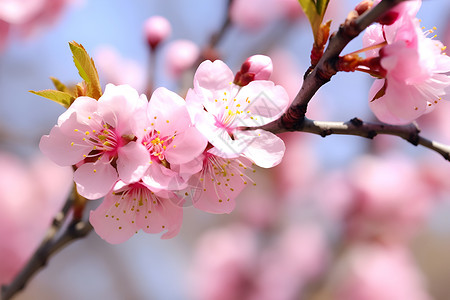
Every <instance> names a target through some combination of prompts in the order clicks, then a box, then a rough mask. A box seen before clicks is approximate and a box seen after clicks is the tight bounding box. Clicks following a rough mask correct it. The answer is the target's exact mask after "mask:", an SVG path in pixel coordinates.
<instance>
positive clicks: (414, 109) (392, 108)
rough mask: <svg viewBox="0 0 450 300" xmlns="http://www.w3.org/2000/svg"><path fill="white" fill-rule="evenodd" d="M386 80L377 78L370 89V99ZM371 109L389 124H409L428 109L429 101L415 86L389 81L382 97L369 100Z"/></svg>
mask: <svg viewBox="0 0 450 300" xmlns="http://www.w3.org/2000/svg"><path fill="white" fill-rule="evenodd" d="M383 84H384V80H381V79H378V80H376V81H375V82H374V83H373V85H372V87H371V88H370V91H369V101H370V100H372V99H373V98H374V96H375V94H376V93H377V92H378V91H379V90H380V89H381V87H382V86H383ZM369 106H370V109H371V110H372V111H373V113H374V114H375V116H376V117H377V118H378V119H379V120H380V121H382V122H386V123H389V124H407V123H409V122H411V121H413V120H415V119H416V118H418V117H419V116H421V115H422V114H424V113H425V111H426V109H427V101H426V100H425V97H424V95H423V94H422V93H420V92H419V91H418V90H417V88H415V87H414V86H408V85H404V84H403V85H401V84H400V85H399V84H398V83H397V82H396V81H395V80H392V81H389V82H388V85H387V88H386V93H385V94H384V96H382V97H381V98H378V99H375V100H373V101H371V102H369Z"/></svg>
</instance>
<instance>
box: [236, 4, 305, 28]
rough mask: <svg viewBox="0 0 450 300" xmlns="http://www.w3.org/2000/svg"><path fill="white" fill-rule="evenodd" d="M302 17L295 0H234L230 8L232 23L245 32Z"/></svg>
mask: <svg viewBox="0 0 450 300" xmlns="http://www.w3.org/2000/svg"><path fill="white" fill-rule="evenodd" d="M302 15H303V12H302V9H301V7H300V5H299V3H298V1H297V0H235V1H233V2H232V5H231V8H230V17H231V20H232V21H233V23H234V24H236V25H237V26H239V27H241V28H243V29H245V30H258V29H261V28H262V27H264V26H266V25H268V24H270V23H271V22H274V21H277V20H283V19H289V20H294V19H297V18H298V17H300V16H302Z"/></svg>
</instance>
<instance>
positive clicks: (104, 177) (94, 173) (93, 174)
mask: <svg viewBox="0 0 450 300" xmlns="http://www.w3.org/2000/svg"><path fill="white" fill-rule="evenodd" d="M117 179H118V176H117V171H116V169H114V167H113V166H111V165H110V164H109V163H105V162H102V161H97V162H95V163H87V164H83V165H81V166H80V167H79V168H78V169H77V170H76V171H75V173H74V174H73V180H74V181H75V182H76V184H77V191H78V193H79V194H80V195H81V196H83V197H86V198H88V199H98V198H101V197H103V196H105V195H106V194H107V193H108V192H109V191H110V190H111V189H112V187H113V185H114V183H115V182H116V181H117Z"/></svg>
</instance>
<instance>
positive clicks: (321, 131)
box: [299, 118, 450, 161]
mask: <svg viewBox="0 0 450 300" xmlns="http://www.w3.org/2000/svg"><path fill="white" fill-rule="evenodd" d="M299 131H303V132H309V133H314V134H318V135H320V136H322V137H326V136H328V135H332V134H344V135H354V136H362V137H365V138H369V139H372V138H374V137H375V136H377V135H378V134H386V135H393V136H398V137H400V138H402V139H404V140H406V141H408V142H410V143H411V144H413V145H414V146H418V145H422V146H424V147H426V148H428V149H431V150H433V151H436V152H437V153H439V154H441V155H442V156H443V157H444V158H445V159H446V160H449V161H450V146H448V145H444V144H441V143H438V142H435V141H431V140H429V139H426V138H424V137H422V136H421V135H420V130H419V128H418V127H417V125H416V124H408V125H389V124H383V123H369V122H363V121H362V120H360V119H358V118H353V119H351V120H350V121H347V122H327V121H314V120H310V119H308V118H304V121H303V126H302V128H301V129H300V130H299Z"/></svg>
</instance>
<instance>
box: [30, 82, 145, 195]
mask: <svg viewBox="0 0 450 300" xmlns="http://www.w3.org/2000/svg"><path fill="white" fill-rule="evenodd" d="M146 107H147V100H146V97H145V95H142V96H140V97H139V95H138V93H137V92H136V90H134V89H133V88H131V87H130V86H127V85H122V86H114V85H112V84H109V85H107V86H106V90H105V93H104V94H103V95H102V96H101V97H100V99H99V100H98V101H97V100H95V99H92V98H89V97H79V98H77V99H76V100H75V101H74V103H73V104H72V105H71V106H70V107H69V108H68V109H67V111H65V112H64V113H63V114H62V115H61V116H60V117H59V118H58V124H57V125H56V126H54V127H53V129H52V130H51V131H50V134H49V135H44V136H43V137H42V139H41V142H40V145H39V146H40V148H41V151H42V152H43V153H44V154H46V155H47V156H48V157H50V158H51V159H52V160H53V161H54V162H56V163H57V164H59V165H61V166H70V165H77V169H76V171H75V173H74V180H75V182H76V183H77V189H78V192H79V193H80V194H81V195H82V196H84V197H86V198H88V199H95V198H100V197H102V196H104V195H105V194H106V193H108V191H109V190H110V189H111V188H112V186H113V185H114V183H115V182H116V181H117V180H118V179H121V180H123V181H125V182H133V181H137V180H139V178H140V177H141V176H142V175H143V173H144V172H145V171H146V169H147V167H148V162H149V160H150V157H149V154H148V152H147V149H146V148H145V147H144V146H143V145H142V144H140V143H137V142H135V141H134V139H135V138H136V134H137V133H138V132H139V130H138V129H139V128H142V127H143V126H144V125H143V124H144V122H145V121H146V119H145V109H146Z"/></svg>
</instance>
